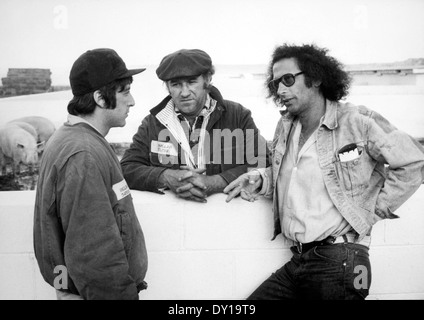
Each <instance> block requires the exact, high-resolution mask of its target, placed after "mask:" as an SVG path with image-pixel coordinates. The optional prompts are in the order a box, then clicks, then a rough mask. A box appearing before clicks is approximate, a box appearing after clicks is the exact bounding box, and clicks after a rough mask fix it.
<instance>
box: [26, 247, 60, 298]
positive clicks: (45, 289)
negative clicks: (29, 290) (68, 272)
mask: <svg viewBox="0 0 424 320" xmlns="http://www.w3.org/2000/svg"><path fill="white" fill-rule="evenodd" d="M30 257H31V258H32V259H33V261H34V269H35V270H34V274H35V275H34V279H35V300H56V291H55V289H54V288H53V287H52V286H51V285H49V284H48V283H47V282H46V281H45V280H44V279H43V276H42V275H41V272H40V269H39V267H38V264H37V260H36V259H35V256H34V254H31V255H30Z"/></svg>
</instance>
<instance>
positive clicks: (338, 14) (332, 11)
mask: <svg viewBox="0 0 424 320" xmlns="http://www.w3.org/2000/svg"><path fill="white" fill-rule="evenodd" d="M423 14H424V1H423V0H362V1H361V0H343V1H340V0H290V1H288V0H138V1H136V0H119V1H117V0H61V1H58V0H39V1H33V0H1V1H0V39H1V50H0V77H5V76H6V74H7V70H8V68H50V69H51V70H52V72H53V75H52V78H53V84H55V83H54V79H55V78H54V75H55V74H59V73H62V74H67V73H68V72H69V69H70V68H71V66H72V63H73V62H74V61H75V59H76V58H77V57H78V56H79V55H80V54H82V53H83V52H85V51H87V50H89V49H93V48H100V47H109V48H113V49H115V50H116V51H117V52H118V54H119V55H120V56H121V57H122V58H123V59H124V60H125V62H126V64H127V66H129V67H143V66H147V65H158V64H159V63H160V60H161V59H162V58H163V57H164V56H165V55H167V54H169V53H171V52H174V51H176V50H179V49H182V48H186V49H190V48H198V49H202V50H205V51H206V52H208V53H209V54H210V55H211V57H212V60H213V63H214V64H215V65H219V64H267V63H268V61H269V58H270V56H271V54H272V51H273V49H274V48H275V47H276V46H277V45H281V44H283V43H285V42H289V43H294V44H303V43H315V44H317V45H318V46H321V47H326V48H328V49H329V51H330V54H331V55H333V56H335V57H337V58H338V59H339V60H340V61H341V62H342V63H344V64H356V63H374V62H394V61H402V60H406V59H408V58H419V57H424V18H423ZM64 79H66V77H65V78H64ZM58 84H67V83H56V85H58Z"/></svg>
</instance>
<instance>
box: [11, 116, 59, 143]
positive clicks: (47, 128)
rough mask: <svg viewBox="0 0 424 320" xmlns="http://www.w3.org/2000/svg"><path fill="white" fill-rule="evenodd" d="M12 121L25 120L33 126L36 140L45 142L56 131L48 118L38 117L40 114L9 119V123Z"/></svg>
mask: <svg viewBox="0 0 424 320" xmlns="http://www.w3.org/2000/svg"><path fill="white" fill-rule="evenodd" d="M13 122H26V123H28V124H30V125H32V126H33V127H34V129H35V130H36V131H37V134H38V138H37V142H38V143H40V142H44V143H47V141H48V140H49V139H50V137H51V136H52V134H53V133H54V132H55V131H56V127H55V125H54V124H53V122H51V121H50V120H49V119H47V118H44V117H40V116H28V117H22V118H19V119H15V120H12V121H10V122H9V123H13Z"/></svg>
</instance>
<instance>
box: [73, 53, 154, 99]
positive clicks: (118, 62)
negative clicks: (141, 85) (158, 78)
mask: <svg viewBox="0 0 424 320" xmlns="http://www.w3.org/2000/svg"><path fill="white" fill-rule="evenodd" d="M144 70H146V69H145V68H142V69H131V70H128V69H127V67H126V65H125V62H124V61H123V60H122V58H121V57H120V56H119V55H118V54H117V53H116V51H115V50H113V49H109V48H100V49H93V50H88V51H87V52H85V53H83V54H82V55H80V56H79V57H78V59H77V60H76V61H75V62H74V64H73V65H72V68H71V72H70V75H69V82H70V83H71V89H72V93H73V95H74V96H81V95H84V94H86V93H90V92H94V91H96V90H98V89H100V88H101V87H103V86H105V85H107V84H109V83H111V82H112V81H115V80H119V79H123V78H127V77H131V76H133V75H135V74H137V73H140V72H143V71H144Z"/></svg>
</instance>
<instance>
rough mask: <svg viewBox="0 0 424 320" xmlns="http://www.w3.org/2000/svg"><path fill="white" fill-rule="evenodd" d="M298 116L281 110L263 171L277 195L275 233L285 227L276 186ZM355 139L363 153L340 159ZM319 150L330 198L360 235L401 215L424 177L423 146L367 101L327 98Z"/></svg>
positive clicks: (268, 190) (267, 190)
mask: <svg viewBox="0 0 424 320" xmlns="http://www.w3.org/2000/svg"><path fill="white" fill-rule="evenodd" d="M293 122H294V118H293V116H291V115H290V114H289V113H287V112H283V113H282V117H281V119H280V121H279V123H278V125H277V128H276V131H275V135H274V139H273V142H272V150H271V151H272V165H271V166H270V167H268V168H267V169H266V170H265V171H264V172H262V177H263V188H262V191H261V193H262V194H265V196H266V197H273V198H274V205H273V211H274V220H275V230H274V237H275V236H277V235H278V234H279V233H281V226H280V217H279V212H278V204H277V200H278V199H279V198H280V199H281V197H280V196H281V195H280V194H279V193H278V188H274V187H275V185H276V183H277V177H278V174H279V170H280V166H281V163H282V160H283V156H284V153H285V151H286V146H287V142H288V141H287V140H288V136H289V133H290V129H291V127H292V125H293ZM350 144H356V147H357V150H358V154H359V157H357V158H356V159H352V160H351V161H341V159H340V156H339V151H340V150H341V149H342V148H343V147H345V146H347V145H350ZM317 151H318V159H319V160H318V161H319V166H320V168H321V171H322V177H323V179H324V183H325V186H326V188H327V190H328V193H329V195H330V198H331V200H332V201H333V203H334V205H335V206H336V208H337V209H338V210H339V211H340V213H341V214H342V216H343V217H344V218H345V219H346V220H347V221H348V222H349V224H350V225H351V226H352V227H353V228H354V229H355V231H356V232H357V233H358V234H359V239H362V238H363V237H364V236H365V235H367V234H370V232H371V228H372V225H373V224H375V223H376V222H377V221H379V220H381V219H386V218H389V219H392V218H398V216H397V215H395V214H394V211H395V210H396V209H398V208H399V207H400V206H401V205H402V204H403V203H404V202H405V201H406V200H407V199H408V198H409V197H410V196H411V195H412V194H413V193H414V192H415V191H416V190H417V189H418V188H419V187H420V185H421V184H422V183H423V180H424V149H423V147H422V146H421V145H420V144H419V143H418V142H417V141H416V140H415V139H413V138H412V137H411V136H409V135H408V134H406V133H404V132H402V131H400V130H398V129H397V128H395V127H394V126H393V125H392V124H391V123H389V122H388V121H387V120H386V119H385V118H383V117H382V116H381V115H380V114H378V113H377V112H374V111H372V110H370V109H368V108H366V107H364V106H354V105H352V104H350V103H340V102H331V101H328V100H327V101H326V112H325V115H324V119H323V121H322V122H321V125H320V127H319V128H318V132H317Z"/></svg>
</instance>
